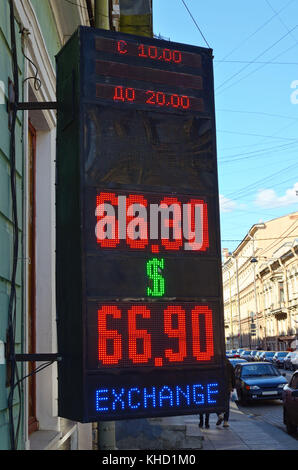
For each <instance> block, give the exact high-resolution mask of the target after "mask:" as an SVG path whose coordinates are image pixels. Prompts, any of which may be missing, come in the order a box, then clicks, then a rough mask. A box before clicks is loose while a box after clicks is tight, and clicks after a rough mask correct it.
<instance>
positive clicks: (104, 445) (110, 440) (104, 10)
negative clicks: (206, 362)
mask: <svg viewBox="0 0 298 470" xmlns="http://www.w3.org/2000/svg"><path fill="white" fill-rule="evenodd" d="M94 9H95V11H94V18H95V27H96V28H101V29H107V30H109V29H110V17H109V12H110V8H109V0H95V2H94ZM97 448H98V450H115V449H116V437H115V422H114V421H109V422H100V421H99V422H98V425H97Z"/></svg>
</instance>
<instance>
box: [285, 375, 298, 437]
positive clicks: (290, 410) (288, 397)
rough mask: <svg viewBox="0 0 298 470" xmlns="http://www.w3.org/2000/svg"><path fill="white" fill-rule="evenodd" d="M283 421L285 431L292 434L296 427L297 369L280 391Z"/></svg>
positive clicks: (297, 410)
mask: <svg viewBox="0 0 298 470" xmlns="http://www.w3.org/2000/svg"><path fill="white" fill-rule="evenodd" d="M282 400H283V421H284V424H285V425H286V428H287V432H288V433H289V434H294V433H295V432H296V431H297V427H298V371H296V372H294V374H293V375H292V378H291V380H290V382H289V384H288V385H286V386H285V387H284V389H283V392H282Z"/></svg>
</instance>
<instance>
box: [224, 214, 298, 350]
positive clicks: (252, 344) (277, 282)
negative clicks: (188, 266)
mask: <svg viewBox="0 0 298 470" xmlns="http://www.w3.org/2000/svg"><path fill="white" fill-rule="evenodd" d="M297 234H298V213H297V212H295V213H292V214H288V215H286V216H283V217H279V218H277V219H273V220H270V221H268V222H266V223H259V224H255V225H253V226H252V227H251V229H250V230H249V232H248V233H247V235H246V237H245V238H244V239H243V240H242V242H241V243H240V244H239V245H238V247H237V248H236V249H235V250H234V252H233V253H229V252H228V250H224V261H223V292H224V316H225V335H226V347H227V349H232V348H238V347H246V348H250V349H265V350H267V349H268V350H269V349H270V350H273V351H279V350H287V349H290V348H291V349H297V348H298V237H297Z"/></svg>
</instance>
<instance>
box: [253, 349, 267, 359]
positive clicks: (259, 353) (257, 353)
mask: <svg viewBox="0 0 298 470" xmlns="http://www.w3.org/2000/svg"><path fill="white" fill-rule="evenodd" d="M263 352H265V351H257V352H256V354H255V358H254V361H259V360H260V359H259V358H260V355H261V354H262V353H263Z"/></svg>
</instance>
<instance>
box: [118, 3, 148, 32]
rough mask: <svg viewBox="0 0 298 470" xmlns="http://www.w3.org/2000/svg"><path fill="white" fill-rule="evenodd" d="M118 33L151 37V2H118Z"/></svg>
mask: <svg viewBox="0 0 298 470" xmlns="http://www.w3.org/2000/svg"><path fill="white" fill-rule="evenodd" d="M119 6H120V31H121V32H122V33H128V34H135V35H137V36H147V37H150V38H152V37H153V26H152V0H119Z"/></svg>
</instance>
